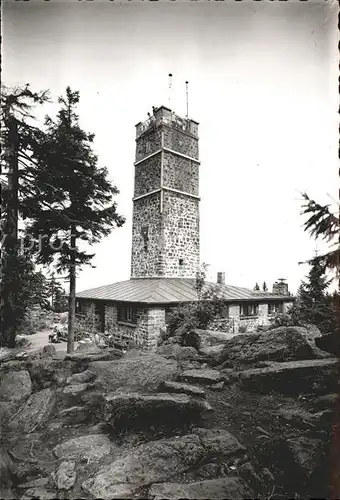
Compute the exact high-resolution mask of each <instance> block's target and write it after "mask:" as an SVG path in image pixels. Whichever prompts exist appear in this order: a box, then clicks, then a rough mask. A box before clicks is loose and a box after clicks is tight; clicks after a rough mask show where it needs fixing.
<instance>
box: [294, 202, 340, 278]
mask: <svg viewBox="0 0 340 500" xmlns="http://www.w3.org/2000/svg"><path fill="white" fill-rule="evenodd" d="M302 196H303V199H304V203H303V205H302V212H301V215H307V216H308V219H307V220H306V221H305V222H304V229H305V231H307V232H309V234H310V235H311V236H312V237H313V238H315V239H317V238H322V239H323V240H325V241H327V242H328V243H329V244H330V249H329V251H328V252H327V253H325V254H323V255H319V256H317V257H316V259H317V260H319V261H320V263H321V264H322V265H324V266H326V267H327V268H329V269H336V270H337V271H339V265H340V241H339V214H335V213H332V212H331V210H330V206H329V205H320V204H319V203H317V202H316V201H314V200H311V199H310V198H309V196H308V195H307V194H306V193H303V194H302ZM308 262H309V263H311V262H312V260H310V261H308Z"/></svg>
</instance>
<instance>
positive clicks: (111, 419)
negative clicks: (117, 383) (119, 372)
mask: <svg viewBox="0 0 340 500" xmlns="http://www.w3.org/2000/svg"><path fill="white" fill-rule="evenodd" d="M211 409H212V408H211V406H210V405H209V404H208V403H207V402H206V401H202V400H201V399H199V398H192V397H190V396H188V395H187V394H168V393H163V394H162V393H158V394H139V393H137V392H131V393H124V392H120V391H116V392H114V393H110V394H107V395H106V396H105V397H104V406H103V410H102V415H103V419H104V421H105V422H107V423H108V424H110V425H112V426H113V427H121V426H122V425H123V426H124V427H133V428H135V427H140V426H145V425H148V426H149V425H154V426H155V425H164V424H167V425H175V426H178V425H180V424H183V423H185V422H190V421H192V419H194V418H197V417H198V416H199V415H200V413H201V412H202V411H205V410H208V411H209V410H211Z"/></svg>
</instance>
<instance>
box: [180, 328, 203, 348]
mask: <svg viewBox="0 0 340 500" xmlns="http://www.w3.org/2000/svg"><path fill="white" fill-rule="evenodd" d="M181 345H182V346H183V347H194V348H195V349H196V350H197V351H198V350H199V349H200V347H201V338H200V336H199V335H198V333H196V332H193V331H192V330H190V331H188V332H183V334H182V337H181Z"/></svg>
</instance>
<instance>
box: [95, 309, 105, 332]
mask: <svg viewBox="0 0 340 500" xmlns="http://www.w3.org/2000/svg"><path fill="white" fill-rule="evenodd" d="M95 318H96V330H97V331H98V332H102V333H104V331H105V304H104V303H101V302H98V303H97V304H96V309H95Z"/></svg>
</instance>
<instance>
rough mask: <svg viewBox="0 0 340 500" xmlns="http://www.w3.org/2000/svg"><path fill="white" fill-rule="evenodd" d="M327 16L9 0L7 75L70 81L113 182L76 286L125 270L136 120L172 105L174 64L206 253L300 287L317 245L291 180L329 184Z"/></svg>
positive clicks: (182, 5) (252, 278) (234, 7)
mask: <svg viewBox="0 0 340 500" xmlns="http://www.w3.org/2000/svg"><path fill="white" fill-rule="evenodd" d="M336 23H337V5H336V2H334V3H331V2H325V1H321V0H320V1H316V0H314V1H308V2H298V3H297V2H293V1H289V2H269V1H266V0H264V1H262V2H254V1H252V2H246V1H242V2H228V1H226V2H212V1H211V2H204V1H199V2H181V1H177V2H170V1H167V2H157V3H156V2H142V1H131V2H128V3H127V2H119V1H117V0H115V1H114V2H109V1H104V0H102V1H96V0H94V1H92V2H89V1H85V0H83V1H56V0H54V1H53V0H51V1H49V2H43V1H41V0H31V1H29V2H16V1H14V0H7V1H5V2H4V5H3V43H2V55H3V73H2V80H3V83H4V84H6V85H14V84H24V83H26V82H29V83H30V84H31V87H32V89H33V90H41V89H50V91H51V96H52V97H53V98H54V99H55V100H56V99H57V97H58V96H59V95H60V94H61V93H63V91H64V90H65V88H66V86H67V85H70V86H71V87H72V88H73V89H74V90H79V91H80V99H81V101H80V106H79V115H80V123H81V126H82V127H83V128H84V129H85V130H87V131H89V132H94V133H95V134H96V139H95V149H96V152H97V153H98V155H99V159H100V164H101V165H103V166H104V165H105V166H107V167H108V169H109V172H110V175H111V177H112V178H113V179H114V181H115V183H116V184H117V186H118V188H119V189H120V195H119V198H118V201H119V211H120V213H121V214H124V215H125V216H126V219H127V222H126V224H125V226H124V227H123V228H121V229H117V230H115V231H113V233H112V234H111V236H110V237H108V238H106V239H104V240H102V242H101V243H100V244H98V245H96V246H95V247H94V251H95V252H96V257H95V259H94V262H93V263H94V264H95V265H96V266H97V267H96V269H91V268H89V267H88V268H85V269H84V270H83V271H82V272H81V273H80V276H79V280H78V285H77V290H78V291H80V290H82V289H86V288H91V287H95V286H100V285H104V284H107V283H112V282H115V281H120V280H124V279H128V278H129V277H130V251H131V229H132V228H131V219H132V196H133V171H134V167H133V162H134V154H135V127H134V126H135V124H136V123H137V122H139V121H143V120H145V119H146V118H147V112H148V111H151V108H152V106H159V105H162V104H164V105H168V104H169V101H168V98H169V92H168V73H169V72H171V73H172V74H173V92H172V95H173V97H172V106H173V109H174V110H175V111H176V113H178V114H180V115H185V111H186V107H185V106H186V105H185V83H184V82H185V80H189V115H190V116H191V117H192V118H193V119H195V120H196V121H198V122H199V123H200V125H199V136H200V159H201V162H202V164H201V170H200V196H201V199H202V200H201V204H200V218H201V219H200V220H201V232H200V241H201V261H202V262H206V263H209V264H210V271H209V274H210V276H211V278H213V279H215V275H216V272H217V271H225V273H226V281H227V283H228V284H232V285H236V286H237V285H239V286H246V287H251V288H252V287H253V286H254V285H255V282H256V281H258V282H261V283H262V282H263V280H266V281H267V283H268V284H269V285H270V286H271V285H272V283H273V282H274V281H275V280H276V279H277V278H280V277H285V278H287V279H288V282H289V285H290V288H291V290H292V291H295V290H296V288H297V287H298V285H299V282H300V280H301V278H303V276H304V274H305V273H306V272H307V271H308V268H307V267H306V266H299V265H298V262H299V261H302V260H304V259H307V258H309V257H311V256H312V255H313V254H314V251H315V248H316V244H315V241H313V240H311V239H310V238H309V236H308V235H307V234H305V233H304V231H303V227H302V223H303V218H302V217H301V216H300V215H299V214H300V210H301V196H300V192H301V191H307V193H308V194H309V195H310V196H311V197H315V199H316V200H317V201H319V202H321V203H330V204H332V205H333V206H334V205H335V200H336V199H337V197H338V172H337V162H338V151H337V140H338V132H337V122H338V115H337V103H338V91H337V57H338V55H337V28H336ZM55 110H56V107H55V105H49V106H47V107H46V108H45V110H44V113H45V112H48V113H51V114H53V113H54V112H55ZM332 200H334V201H332ZM318 249H319V251H321V250H322V249H323V247H322V244H319V245H318Z"/></svg>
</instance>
